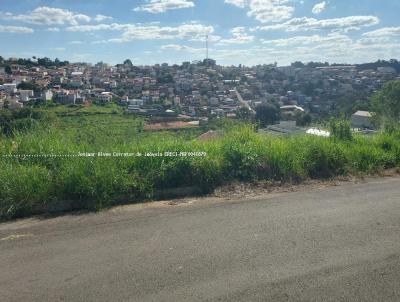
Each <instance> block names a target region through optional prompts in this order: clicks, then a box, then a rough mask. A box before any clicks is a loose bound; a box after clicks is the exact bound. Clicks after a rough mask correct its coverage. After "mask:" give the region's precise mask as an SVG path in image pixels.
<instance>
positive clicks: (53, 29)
mask: <svg viewBox="0 0 400 302" xmlns="http://www.w3.org/2000/svg"><path fill="white" fill-rule="evenodd" d="M47 31H51V32H59V31H60V29H59V28H58V27H49V28H47Z"/></svg>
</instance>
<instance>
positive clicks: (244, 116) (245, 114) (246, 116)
mask: <svg viewBox="0 0 400 302" xmlns="http://www.w3.org/2000/svg"><path fill="white" fill-rule="evenodd" d="M236 114H237V117H238V118H239V119H241V120H243V121H251V120H252V118H253V115H252V113H251V111H250V109H249V108H247V107H240V108H239V109H238V110H237V112H236Z"/></svg>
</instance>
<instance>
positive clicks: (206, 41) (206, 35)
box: [206, 34, 208, 60]
mask: <svg viewBox="0 0 400 302" xmlns="http://www.w3.org/2000/svg"><path fill="white" fill-rule="evenodd" d="M206 49H207V54H206V59H207V60H208V34H207V35H206Z"/></svg>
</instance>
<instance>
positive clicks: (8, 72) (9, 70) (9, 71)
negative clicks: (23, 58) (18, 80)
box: [5, 65, 12, 74]
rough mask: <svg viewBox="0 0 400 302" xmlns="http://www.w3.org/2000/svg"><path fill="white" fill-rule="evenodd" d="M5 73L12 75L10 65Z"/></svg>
mask: <svg viewBox="0 0 400 302" xmlns="http://www.w3.org/2000/svg"><path fill="white" fill-rule="evenodd" d="M5 72H6V73H7V74H12V70H11V67H10V66H9V65H7V66H6V68H5Z"/></svg>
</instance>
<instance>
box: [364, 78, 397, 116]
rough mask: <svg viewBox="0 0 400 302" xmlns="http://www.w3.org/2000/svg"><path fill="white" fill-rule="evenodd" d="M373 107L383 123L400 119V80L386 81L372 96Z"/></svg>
mask: <svg viewBox="0 0 400 302" xmlns="http://www.w3.org/2000/svg"><path fill="white" fill-rule="evenodd" d="M370 107H371V109H372V110H373V111H374V112H375V113H376V115H377V117H378V120H379V121H380V122H381V123H382V122H384V123H386V122H394V123H398V122H399V121H400V81H392V82H388V83H386V84H385V85H384V86H383V88H382V90H380V91H378V92H376V93H375V94H374V95H373V96H372V97H371V106H370Z"/></svg>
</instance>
